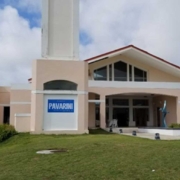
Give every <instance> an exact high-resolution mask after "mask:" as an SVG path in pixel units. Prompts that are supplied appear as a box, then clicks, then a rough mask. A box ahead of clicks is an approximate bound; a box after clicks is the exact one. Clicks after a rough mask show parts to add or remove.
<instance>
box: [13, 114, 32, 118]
mask: <svg viewBox="0 0 180 180" xmlns="http://www.w3.org/2000/svg"><path fill="white" fill-rule="evenodd" d="M14 117H31V114H28V113H26V114H14Z"/></svg>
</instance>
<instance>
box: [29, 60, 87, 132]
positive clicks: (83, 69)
mask: <svg viewBox="0 0 180 180" xmlns="http://www.w3.org/2000/svg"><path fill="white" fill-rule="evenodd" d="M87 72H88V65H87V63H86V62H83V61H58V60H36V61H34V62H33V77H32V78H33V81H32V91H38V90H39V91H43V84H44V83H46V82H48V81H53V80H68V81H72V82H74V83H76V84H78V88H77V90H78V91H81V92H84V93H85V94H84V95H78V131H77V132H75V131H72V132H71V131H66V132H57V133H80V134H81V133H87V132H88V93H87V91H88V73H87ZM31 97H32V103H31V131H34V132H33V133H42V132H43V130H42V127H43V114H44V112H43V104H44V102H43V101H44V95H43V94H36V93H32V96H31ZM38 107H42V108H38ZM37 109H38V110H37ZM43 133H51V132H43ZM53 133H55V132H53Z"/></svg>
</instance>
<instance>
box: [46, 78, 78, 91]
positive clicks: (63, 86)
mask: <svg viewBox="0 0 180 180" xmlns="http://www.w3.org/2000/svg"><path fill="white" fill-rule="evenodd" d="M77 86H78V85H77V84H76V83H74V82H71V81H67V80H54V81H49V82H46V83H44V90H53V91H54V90H56V91H57V90H59V91H60V90H62V91H77Z"/></svg>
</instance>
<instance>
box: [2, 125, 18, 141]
mask: <svg viewBox="0 0 180 180" xmlns="http://www.w3.org/2000/svg"><path fill="white" fill-rule="evenodd" d="M15 134H17V132H16V130H15V128H14V127H13V126H11V125H7V124H2V125H0V142H2V141H5V140H6V139H8V138H10V137H12V136H14V135H15Z"/></svg>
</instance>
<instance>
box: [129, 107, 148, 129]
mask: <svg viewBox="0 0 180 180" xmlns="http://www.w3.org/2000/svg"><path fill="white" fill-rule="evenodd" d="M133 120H134V121H135V122H136V127H146V126H147V122H148V121H149V109H148V108H134V109H133Z"/></svg>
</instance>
